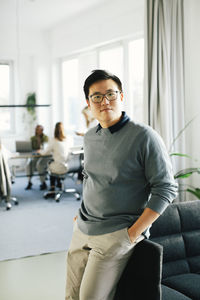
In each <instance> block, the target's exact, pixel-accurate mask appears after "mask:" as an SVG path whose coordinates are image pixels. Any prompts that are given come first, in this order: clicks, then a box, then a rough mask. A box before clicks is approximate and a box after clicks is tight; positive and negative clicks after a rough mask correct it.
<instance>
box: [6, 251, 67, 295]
mask: <svg viewBox="0 0 200 300" xmlns="http://www.w3.org/2000/svg"><path fill="white" fill-rule="evenodd" d="M65 276H66V252H57V253H51V254H45V255H39V256H34V257H26V258H21V259H16V260H7V261H2V262H0V299H1V300H64V295H65V278H66V277H65Z"/></svg>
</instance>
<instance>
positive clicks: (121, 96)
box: [120, 92, 124, 101]
mask: <svg viewBox="0 0 200 300" xmlns="http://www.w3.org/2000/svg"><path fill="white" fill-rule="evenodd" d="M123 99H124V94H123V92H121V93H120V100H121V101H123Z"/></svg>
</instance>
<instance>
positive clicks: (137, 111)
mask: <svg viewBox="0 0 200 300" xmlns="http://www.w3.org/2000/svg"><path fill="white" fill-rule="evenodd" d="M143 86H144V39H137V40H134V41H131V42H129V96H130V102H131V106H130V108H131V113H130V114H131V116H132V117H133V118H134V120H136V121H137V122H143V121H144V113H143Z"/></svg>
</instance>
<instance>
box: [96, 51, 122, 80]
mask: <svg viewBox="0 0 200 300" xmlns="http://www.w3.org/2000/svg"><path fill="white" fill-rule="evenodd" d="M99 67H100V69H105V70H107V71H110V72H111V73H113V74H115V75H117V76H118V77H119V78H120V80H121V81H123V48H122V47H121V46H119V47H115V48H111V49H107V50H101V51H100V53H99Z"/></svg>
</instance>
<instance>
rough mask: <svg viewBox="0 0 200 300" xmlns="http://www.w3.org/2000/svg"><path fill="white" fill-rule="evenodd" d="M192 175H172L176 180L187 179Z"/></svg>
mask: <svg viewBox="0 0 200 300" xmlns="http://www.w3.org/2000/svg"><path fill="white" fill-rule="evenodd" d="M192 174H193V173H192V172H190V173H186V174H179V175H174V178H175V179H178V178H188V177H190V176H191V175H192Z"/></svg>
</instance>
